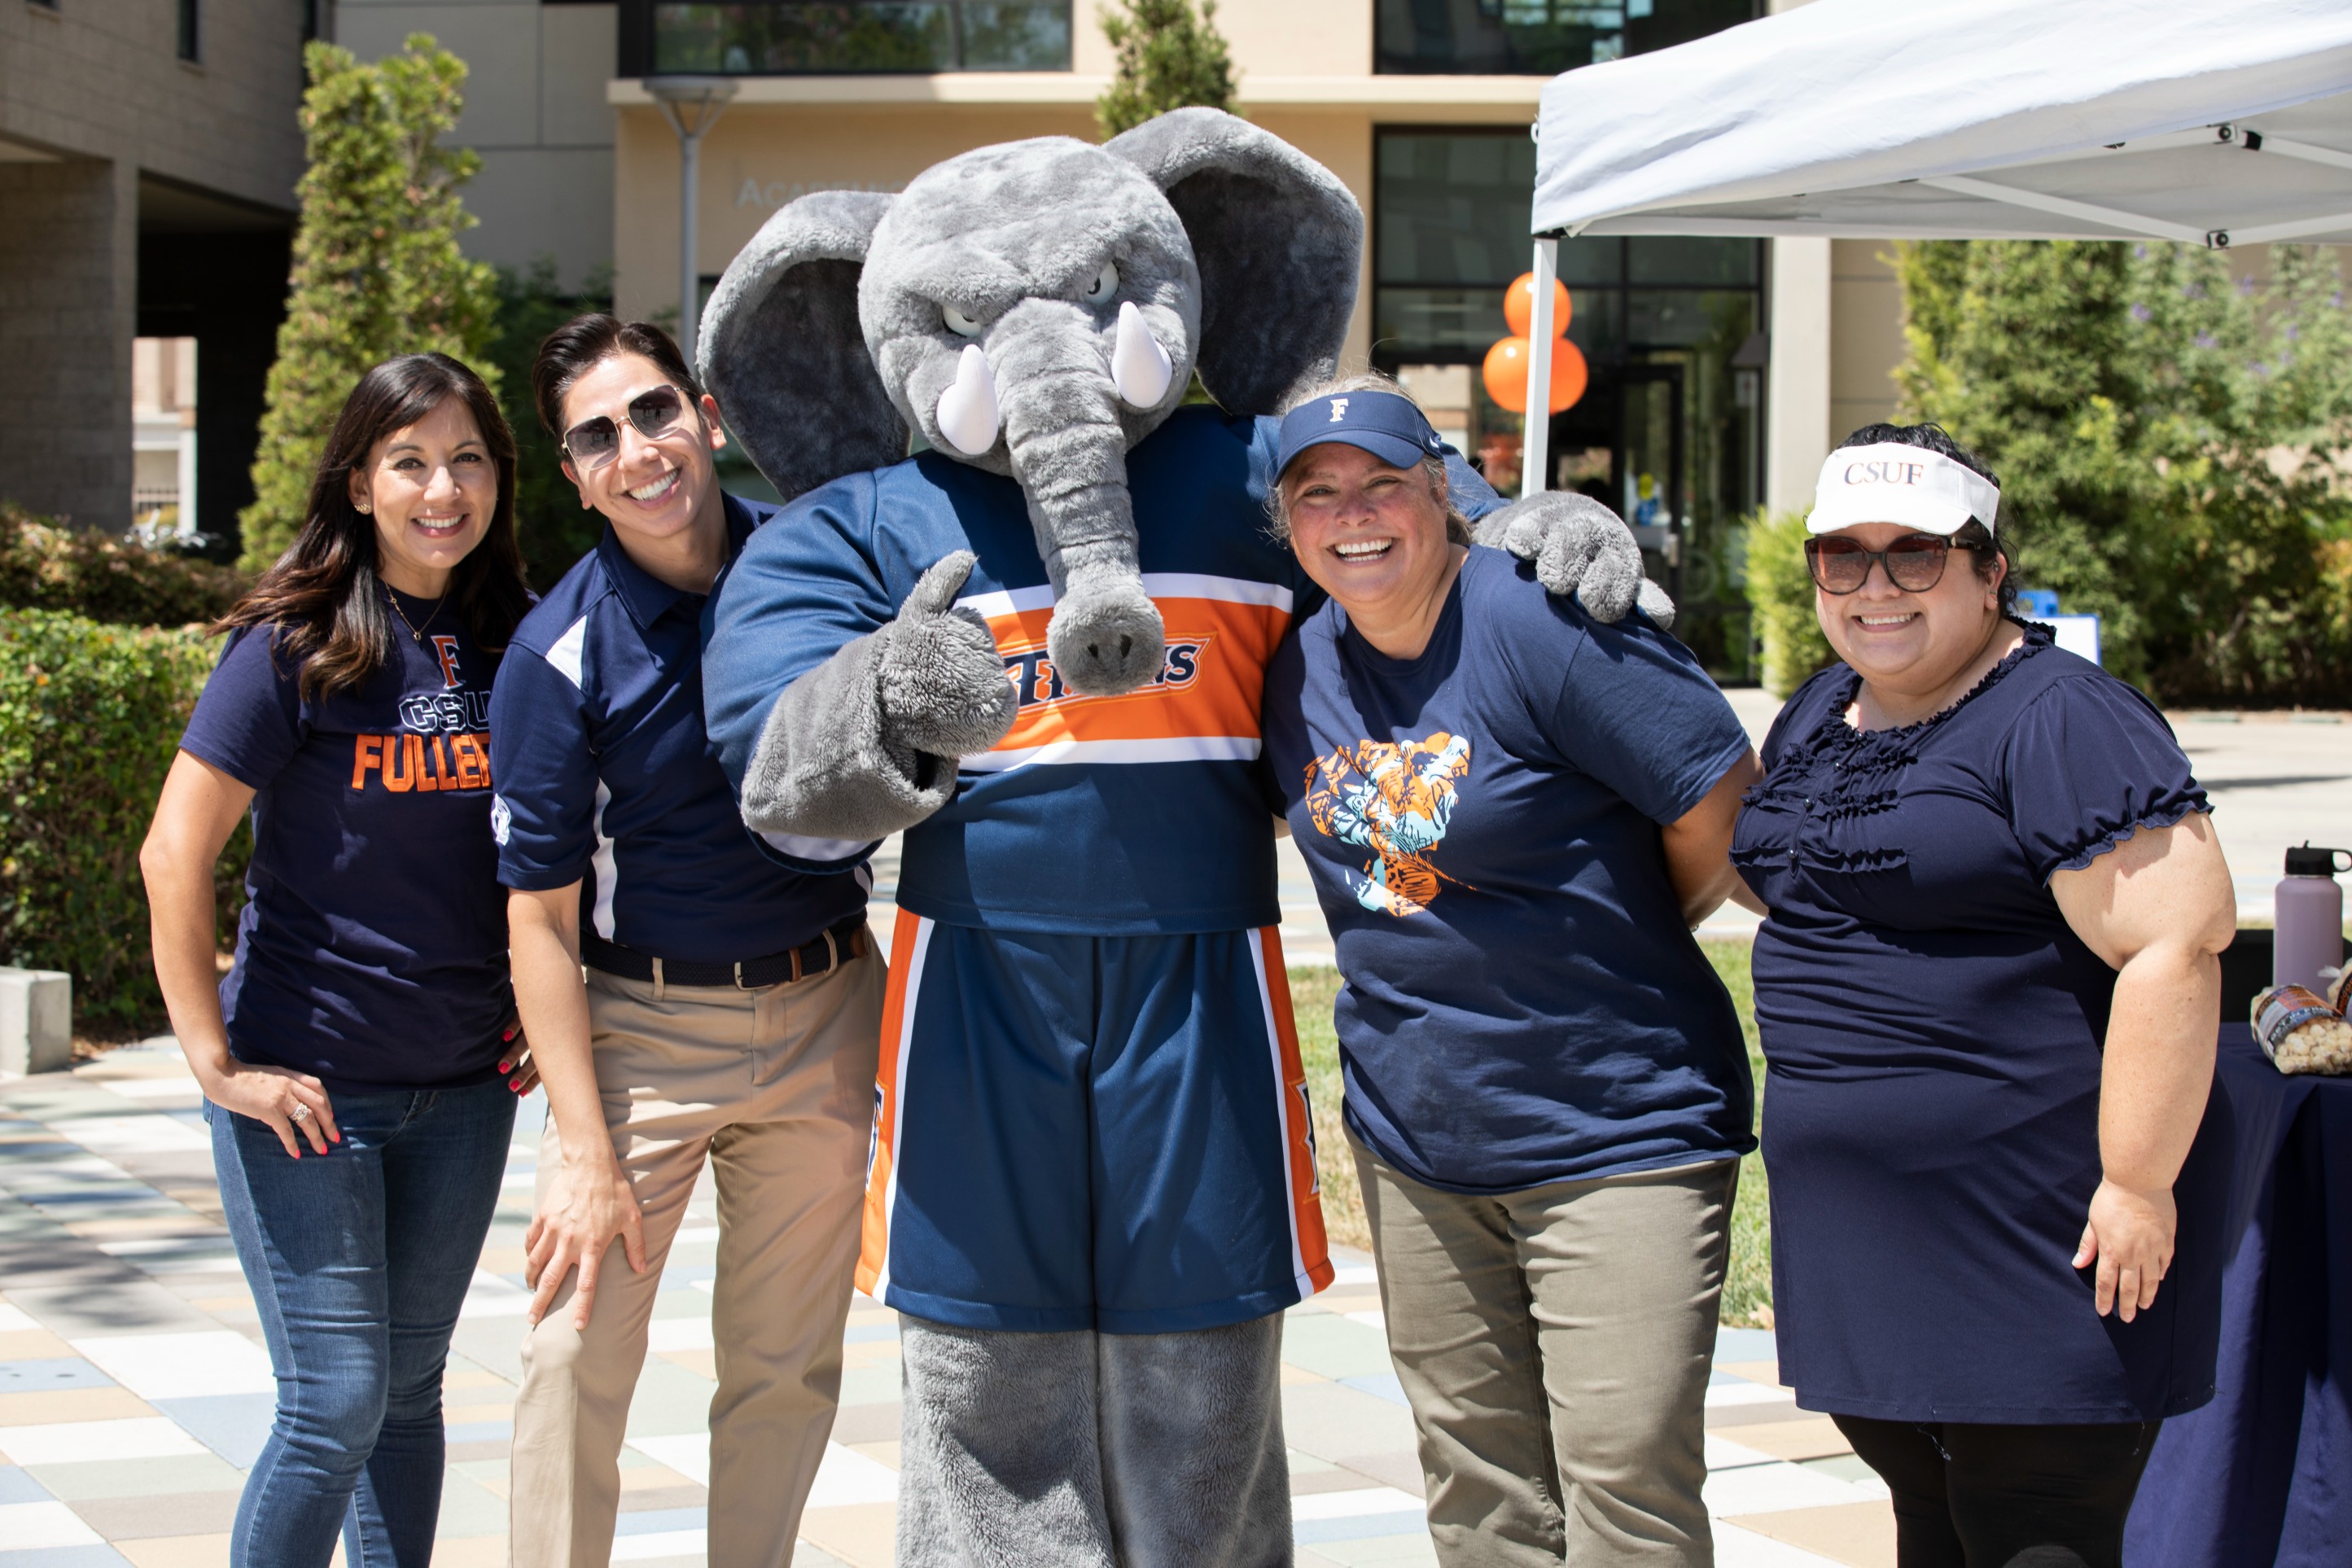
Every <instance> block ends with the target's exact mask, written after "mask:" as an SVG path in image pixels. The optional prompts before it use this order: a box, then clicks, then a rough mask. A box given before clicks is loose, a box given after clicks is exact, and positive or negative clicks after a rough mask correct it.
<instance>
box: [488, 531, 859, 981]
mask: <svg viewBox="0 0 2352 1568" xmlns="http://www.w3.org/2000/svg"><path fill="white" fill-rule="evenodd" d="M724 500H725V504H726V511H727V552H728V558H729V560H730V562H731V561H732V560H733V559H734V558H735V557H736V556H737V555H739V554H740V553H741V552H742V550H743V548H744V546H745V544H746V543H747V542H750V540H751V537H752V531H753V530H754V529H755V528H758V527H760V526H761V525H762V524H764V523H765V522H766V521H767V520H768V519H769V518H770V517H772V516H773V515H774V514H775V511H776V509H775V508H774V507H772V506H768V505H765V504H762V503H761V502H757V501H746V500H741V499H740V498H739V497H736V496H727V497H725V498H724ZM703 609H704V595H700V594H690V593H688V592H687V591H686V590H685V589H683V588H674V587H671V586H670V585H668V584H666V583H663V582H662V581H661V580H660V579H658V578H656V577H655V576H654V575H652V574H650V573H648V572H646V570H645V569H644V568H643V567H641V566H639V565H638V564H637V563H635V562H634V561H632V560H630V559H629V552H627V551H626V550H625V549H624V548H622V545H621V539H620V535H618V534H616V533H614V531H613V530H612V527H611V525H610V524H607V525H606V526H605V529H604V537H603V538H602V539H600V540H599V541H598V542H597V544H596V548H595V549H593V550H592V551H590V552H588V553H587V554H585V555H583V556H582V557H581V558H580V560H579V562H578V563H576V564H574V565H573V566H572V570H571V571H569V572H566V573H565V574H563V578H562V581H561V582H559V583H557V584H556V585H555V586H554V587H552V588H551V589H549V590H548V591H547V596H546V597H545V598H543V599H541V601H540V602H539V604H538V605H536V606H535V607H534V608H533V609H532V610H531V612H530V615H528V616H524V617H523V622H522V625H521V626H518V627H517V628H516V629H515V637H514V647H513V648H512V650H511V651H510V652H509V655H508V657H507V661H506V667H505V668H503V669H502V670H500V671H499V700H498V713H497V722H496V723H495V724H494V725H493V726H492V728H493V729H495V730H496V731H497V732H498V737H499V742H498V743H499V759H498V761H499V802H498V810H497V820H496V825H495V826H496V829H497V835H498V842H499V877H500V879H502V880H503V881H504V882H505V883H506V885H507V886H508V887H509V888H520V889H527V890H530V891H536V892H549V891H552V890H553V889H558V888H563V887H568V886H570V885H571V884H572V883H573V882H577V883H579V884H580V930H581V936H582V941H583V945H585V946H587V947H588V948H589V950H590V951H589V952H588V953H587V954H586V956H587V958H588V961H589V963H591V964H592V965H593V964H594V963H596V962H597V953H596V952H595V944H596V943H597V942H611V943H613V944H614V945H615V946H619V947H625V948H628V949H630V950H631V951H633V952H638V953H642V954H645V955H646V956H648V957H652V958H658V959H661V960H663V961H665V962H666V963H681V962H683V963H741V962H743V961H745V960H748V959H755V958H764V957H766V956H768V955H769V954H771V953H777V952H786V951H788V950H790V949H793V948H796V947H799V946H801V945H803V943H805V942H814V940H816V938H817V937H819V936H820V935H822V934H823V933H824V931H826V930H827V929H828V928H830V927H832V926H834V925H836V924H838V923H840V922H841V921H845V920H850V919H853V918H855V917H856V916H857V915H858V914H859V913H860V911H862V910H864V909H865V908H866V889H867V888H868V887H869V886H870V885H871V879H870V876H869V875H868V873H867V872H866V868H865V851H866V849H867V848H868V847H869V846H866V845H864V844H836V843H832V842H830V841H822V840H807V839H784V838H782V837H781V836H780V837H779V838H778V839H776V840H774V841H772V843H771V845H770V846H769V847H762V846H761V841H760V840H759V839H757V838H755V837H752V834H751V829H750V828H747V827H745V826H743V818H742V815H741V813H740V811H739V810H738V809H737V808H736V805H735V792H734V790H733V788H732V787H731V786H730V784H728V782H727V775H726V773H724V772H722V771H721V770H720V768H719V757H718V754H717V750H716V748H715V747H714V746H713V745H712V743H711V740H710V737H709V733H708V732H707V731H705V730H704V728H703V719H702V612H703ZM771 848H772V849H774V850H776V851H777V852H778V853H777V854H776V855H774V856H772V855H771V853H770V849H771ZM800 860H806V861H813V862H825V861H834V860H838V861H840V862H841V863H842V864H841V872H842V874H826V873H821V872H808V871H803V870H798V869H794V868H793V864H788V863H787V862H788V861H793V862H797V861H800Z"/></svg>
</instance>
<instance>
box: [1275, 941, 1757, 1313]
mask: <svg viewBox="0 0 2352 1568" xmlns="http://www.w3.org/2000/svg"><path fill="white" fill-rule="evenodd" d="M1699 945H1700V946H1701V947H1702V948H1704V949H1705V950H1706V956H1707V958H1708V960H1709V961H1710V962H1711V963H1714V965H1715V970H1716V973H1717V974H1719V975H1721V976H1722V977H1723V984H1724V985H1725V987H1726V988H1727V990H1729V991H1730V993H1731V1000H1732V1003H1733V1005H1736V1006H1737V1007H1738V1009H1739V1027H1740V1030H1741V1032H1742V1033H1743V1034H1745V1035H1746V1036H1747V1037H1748V1069H1749V1070H1750V1071H1751V1072H1753V1073H1754V1074H1755V1075H1756V1082H1757V1086H1758V1088H1759V1089H1761V1088H1762V1086H1763V1082H1764V1058H1763V1057H1762V1056H1761V1055H1760V1054H1759V1052H1758V1050H1757V1048H1756V1003H1755V994H1754V990H1753V988H1752V987H1751V986H1750V984H1748V944H1747V943H1746V942H1701V943H1700V944H1699ZM1338 994H1339V971H1338V970H1336V969H1328V968H1322V967H1314V968H1307V967H1301V968H1297V969H1293V970H1292V971H1291V972H1290V1004H1291V1007H1292V1010H1293V1011H1295V1012H1296V1013H1297V1016H1298V1048H1299V1054H1300V1055H1301V1057H1302V1058H1304V1059H1305V1063H1306V1067H1307V1091H1308V1093H1309V1094H1310V1095H1312V1096H1313V1098H1314V1102H1315V1147H1316V1152H1317V1156H1318V1157H1317V1161H1316V1163H1317V1165H1318V1172H1319V1174H1320V1175H1321V1176H1322V1179H1323V1221H1324V1224H1325V1225H1326V1226H1328V1227H1329V1228H1330V1232H1331V1239H1332V1240H1334V1241H1338V1242H1344V1243H1345V1244H1347V1245H1348V1246H1349V1247H1366V1248H1369V1247H1370V1246H1371V1245H1372V1238H1371V1233H1370V1231H1368V1230H1367V1229H1365V1227H1364V1198H1363V1194H1362V1192H1361V1190H1360V1189H1359V1187H1358V1186H1357V1184H1356V1163H1355V1160H1354V1159H1353V1158H1352V1157H1351V1156H1350V1155H1349V1152H1348V1135H1347V1133H1346V1132H1345V1131H1343V1130H1342V1129H1341V1126H1340V1121H1339V1040H1338V1038H1337V1037H1335V1036H1334V1035H1333V1034H1332V1032H1331V1001H1332V998H1333V997H1335V996H1337V995H1338ZM1764 1191H1765V1189H1764V1164H1763V1162H1762V1161H1760V1160H1759V1159H1758V1158H1757V1157H1756V1156H1755V1155H1753V1154H1750V1155H1748V1157H1747V1158H1746V1159H1745V1160H1743V1161H1741V1162H1740V1168H1739V1203H1738V1207H1737V1208H1735V1209H1734V1210H1733V1211H1732V1215H1731V1269H1730V1273H1729V1275H1728V1276H1727V1278H1726V1279H1725V1280H1724V1283H1723V1321H1725V1322H1727V1323H1734V1324H1745V1325H1753V1326H1768V1325H1769V1324H1770V1322H1771V1321H1772V1248H1771V1236H1770V1232H1769V1227H1768V1226H1767V1225H1766V1222H1765V1202H1764Z"/></svg>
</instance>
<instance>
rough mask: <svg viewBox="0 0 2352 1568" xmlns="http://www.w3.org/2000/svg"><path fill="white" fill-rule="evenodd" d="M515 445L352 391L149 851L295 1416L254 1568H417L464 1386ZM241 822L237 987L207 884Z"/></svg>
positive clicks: (158, 926) (467, 414) (495, 1171)
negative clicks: (492, 730) (447, 1433)
mask: <svg viewBox="0 0 2352 1568" xmlns="http://www.w3.org/2000/svg"><path fill="white" fill-rule="evenodd" d="M514 470H515V444H514V437H513V436H512V434H511V433H510V432H509V430H508V428H507V426H506V421H505V420H504V419H503V418H501V417H500V416H499V405H498V402H497V400H496V399H495V398H493V397H492V396H491V395H490V392H489V389H488V387H486V386H484V385H483V384H482V382H481V380H480V378H479V377H478V376H476V375H475V374H474V373H473V372H472V371H470V370H468V369H467V368H466V367H465V366H464V365H462V364H460V363H457V361H456V360H453V359H450V358H448V357H446V355H442V354H408V355H404V356H403V357H401V358H399V359H394V360H387V361H386V362H384V363H382V364H380V365H377V366H376V367H375V368H374V369H373V370H371V371H369V372H368V373H367V374H366V375H364V376H363V377H362V378H361V380H360V384H359V385H358V386H357V387H356V388H354V389H353V391H352V395H351V396H350V398H349V399H347V400H346V401H345V403H344V405H343V409H342V413H341V416H339V417H338V418H337V419H336V421H335V426H334V429H333V431H332V432H331V434H330V435H329V436H328V437H327V445H326V450H325V452H324V453H323V454H322V455H321V456H320V459H319V467H318V472H317V475H316V478H315V479H313V480H312V483H311V487H310V504H309V510H308V512H307V514H306V519H305V521H304V522H303V525H302V530H301V531H300V533H299V535H297V537H296V538H295V541H294V543H293V545H292V547H291V548H290V549H289V550H288V551H287V552H286V553H285V554H284V555H283V556H282V557H280V558H279V560H278V563H277V564H276V565H275V566H272V567H271V568H270V569H269V570H268V572H267V573H265V574H263V575H262V578H261V581H260V582H259V583H257V584H255V585H254V588H253V591H252V592H251V593H249V594H247V595H246V596H245V597H244V598H243V599H242V600H240V601H239V602H238V603H237V605H236V607H235V608H234V609H232V610H231V611H230V612H229V613H228V615H227V616H226V617H224V618H223V621H222V626H224V627H226V628H227V629H228V630H229V632H230V634H231V635H230V637H229V641H228V645H227V647H226V648H225V649H224V650H223V651H222V654H221V659H220V664H219V666H218V668H215V670H214V671H213V675H212V679H210V681H208V682H207V683H206V684H205V691H204V695H203V697H202V698H201V699H199V700H198V701H197V703H196V710H195V714H194V717H193V718H192V719H190V721H189V722H188V729H187V733H186V734H185V735H184V736H183V737H182V739H181V742H180V754H179V756H178V757H177V758H176V759H175V760H174V761H173V764H172V771H171V773H170V774H169V776H168V777H167V778H166V779H165V781H164V784H163V798H162V799H161V800H160V801H159V802H158V803H157V805H156V807H155V820H154V825H153V826H152V828H150V829H149V832H148V836H147V843H146V846H145V847H144V848H143V849H142V851H141V853H140V865H141V867H142V869H143V870H144V871H145V873H146V878H147V897H148V903H149V906H150V908H151V910H152V921H153V941H154V952H155V974H156V978H157V980H158V981H160V982H161V983H162V985H163V999H164V1002H165V1003H166V1004H167V1005H169V1007H170V1009H171V1014H172V1027H173V1033H175V1034H176V1035H177V1036H178V1037H179V1040H180V1047H181V1049H182V1050H184V1052H186V1054H187V1058H188V1065H189V1066H190V1067H191V1068H194V1071H195V1076H196V1081H197V1083H198V1084H200V1085H201V1086H202V1087H203V1089H204V1091H205V1101H206V1104H205V1117H206V1119H207V1120H208V1121H210V1122H211V1124H212V1139H213V1161H214V1165H215V1169H216V1171H217V1173H218V1174H219V1177H220V1192H221V1205H222V1207H223V1209H224V1210H225V1211H226V1215H227V1219H228V1228H229V1234H230V1236H231V1237H233V1238H234V1239H235V1241H236V1251H237V1258H238V1260H239V1261H240V1262H241V1263H242V1264H243V1265H244V1268H245V1276H246V1279H247V1283H248V1284H249V1285H250V1286H251V1287H252V1289H253V1294H254V1299H255V1300H256V1302H257V1304H258V1305H259V1307H260V1310H261V1326H262V1332H263V1335H264V1337H265V1338H266V1339H267V1341H268V1346H269V1359H270V1363H271V1365H272V1367H273V1369H274V1370H275V1371H276V1373H277V1375H278V1415H277V1420H276V1423H275V1425H274V1426H272V1427H271V1430H270V1434H269V1439H268V1442H267V1443H265V1444H264V1445H263V1447H262V1450H261V1455H260V1457H259V1458H257V1460H256V1461H255V1462H254V1466H253V1470H252V1473H251V1475H250V1476H249V1477H248V1478H247V1482H246V1486H245V1495H244V1498H243V1500H242V1501H241V1502H240V1503H239V1504H238V1507H237V1513H236V1527H235V1530H234V1531H233V1532H232V1533H231V1536H230V1539H229V1559H230V1561H231V1562H232V1563H236V1565H237V1568H258V1565H262V1564H268V1565H271V1568H280V1565H282V1568H324V1564H325V1563H327V1561H328V1560H329V1558H330V1557H331V1555H332V1554H333V1552H334V1548H335V1540H336V1537H337V1535H338V1534H341V1536H342V1538H343V1545H344V1555H345V1556H346V1557H347V1558H348V1559H349V1560H350V1561H352V1562H353V1563H370V1564H374V1563H390V1564H395V1565H403V1568H424V1564H425V1563H426V1562H427V1561H428V1560H429V1559H430V1558H431V1556H432V1552H433V1535H434V1528H435V1524H436V1519H437V1517H438V1514H439V1510H440V1501H441V1477H442V1465H443V1458H444V1454H443V1436H442V1420H441V1374H442V1367H443V1363H445V1361H446V1359H447V1355H448V1349H449V1336H450V1332H451V1331H452V1330H453V1329H455V1328H456V1326H457V1310H458V1308H459V1306H460V1305H461V1304H462V1303H463V1301H464V1300H465V1297H466V1289H467V1284H468V1283H469V1282H470V1281H471V1279H472V1278H473V1273H474V1261H475V1259H476V1258H478V1256H479V1254H480V1252H481V1246H482V1237H483V1236H484V1235H485V1234H486V1233H487V1231H488V1228H489V1222H490V1214H491V1211H492V1209H493V1208H495V1207H496V1205H497V1203H498V1195H499V1177H500V1175H501V1173H503V1171H504V1170H505V1167H506V1156H507V1141H508V1137H509V1132H510V1131H511V1129H512V1126H513V1123H514V1113H515V1097H514V1095H513V1094H512V1093H510V1092H509V1089H508V1088H507V1086H506V1084H505V1083H503V1082H501V1081H500V1079H499V1074H500V1073H501V1072H502V1071H504V1070H506V1068H508V1067H509V1065H510V1063H511V1061H512V1060H513V1054H512V1053H514V1052H519V1050H520V1045H519V1044H516V1045H513V1046H509V1043H508V1038H509V1030H508V1029H507V1027H506V1026H507V1022H508V1019H509V1016H510V1015H511V1008H512V1003H511V1000H510V995H509V988H508V984H507V956H506V947H507V937H506V922H505V921H504V920H503V919H502V918H501V916H502V913H503V909H504V900H502V899H501V897H500V896H499V882H498V857H497V849H496V847H495V846H494V845H493V844H492V843H491V840H490V768H489V734H488V727H487V724H488V708H489V691H490V678H491V676H492V675H493V674H494V673H495V671H496V670H497V668H498V663H499V655H500V653H501V652H502V651H503V650H504V648H505V647H506V644H507V639H508V637H509V636H510V635H511V634H512V633H513V631H514V628H515V625H516V623H517V622H518V621H520V619H521V618H522V614H523V611H524V609H525V608H526V607H527V605H528V603H529V594H528V590H527V589H526V588H525V587H524V584H523V570H522V557H521V554H520V552H519V551H518V550H517V548H516V545H515V534H514ZM248 809H250V811H251V813H252V817H253V858H252V861H251V863H250V866H249V868H248V869H247V875H246V884H245V885H246V894H247V904H246V906H245V913H244V916H243V918H242V919H241V920H240V921H238V923H237V933H236V963H235V965H234V966H233V967H232V968H231V969H230V971H229V973H228V978H227V979H226V980H217V977H216V975H215V971H214V967H213V953H214V950H215V931H214V919H213V866H214V863H215V861H216V860H217V859H218V858H219V856H220V852H221V847H222V846H223V845H224V844H226V842H227V840H228V836H229V833H230V831H231V830H232V829H233V828H234V827H235V826H236V822H237V819H238V818H239V817H241V816H245V815H246V814H247V810H248Z"/></svg>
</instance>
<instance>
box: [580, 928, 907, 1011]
mask: <svg viewBox="0 0 2352 1568" xmlns="http://www.w3.org/2000/svg"><path fill="white" fill-rule="evenodd" d="M580 956H581V959H582V960H583V962H584V963H586V964H587V965H588V967H589V968H591V969H601V970H603V971H604V973H607V974H617V975H619V976H620V977H621V978H622V979H624V980H645V981H650V982H652V983H653V984H657V985H730V986H733V987H735V988H737V989H738V990H742V991H755V990H757V989H759V988H760V987H761V986H762V985H784V984H792V983H793V982H795V981H801V980H808V979H811V978H814V976H816V975H819V974H824V973H829V972H831V971H832V970H834V969H835V968H837V967H839V966H840V965H842V964H844V963H848V962H849V961H850V960H851V959H853V958H863V957H865V956H866V915H865V912H864V911H863V910H860V911H859V912H858V913H856V914H854V915H851V916H849V917H848V918H847V919H845V920H843V921H836V922H835V924H833V925H832V926H830V927H828V928H827V929H826V930H824V931H821V932H819V933H818V934H817V937H816V940H815V941H814V942H803V943H802V944H801V945H800V946H798V947H795V948H791V949H788V950H787V951H785V952H772V953H770V954H768V956H767V957H765V958H747V959H745V960H744V961H743V962H742V963H682V962H672V961H669V960H667V959H659V958H656V957H654V956H653V955H651V954H650V953H644V952H637V951H635V949H634V948H626V947H623V946H621V945H620V944H619V943H618V942H606V941H605V940H604V938H603V937H601V936H598V935H597V934H596V933H595V932H594V931H582V932H581V933H580Z"/></svg>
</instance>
